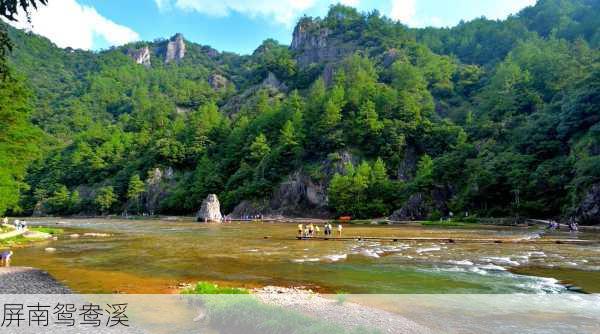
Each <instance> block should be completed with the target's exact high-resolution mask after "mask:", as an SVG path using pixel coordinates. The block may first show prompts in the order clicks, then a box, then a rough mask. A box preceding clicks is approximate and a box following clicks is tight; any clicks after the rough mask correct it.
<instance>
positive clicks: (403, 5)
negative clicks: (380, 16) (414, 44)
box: [389, 0, 417, 25]
mask: <svg viewBox="0 0 600 334" xmlns="http://www.w3.org/2000/svg"><path fill="white" fill-rule="evenodd" d="M416 13H417V1H416V0H392V11H391V12H390V15H389V16H390V18H392V19H394V20H398V21H400V22H402V23H404V24H409V25H410V24H413V23H414V18H415V14H416Z"/></svg>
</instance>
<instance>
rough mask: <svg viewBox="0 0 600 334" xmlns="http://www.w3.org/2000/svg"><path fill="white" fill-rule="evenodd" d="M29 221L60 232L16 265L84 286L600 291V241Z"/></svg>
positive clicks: (591, 235) (521, 234) (397, 228)
mask: <svg viewBox="0 0 600 334" xmlns="http://www.w3.org/2000/svg"><path fill="white" fill-rule="evenodd" d="M28 221H30V222H31V223H30V224H32V225H36V224H40V225H44V226H51V227H59V228H62V229H64V230H65V233H64V234H63V235H61V236H60V237H59V238H58V240H54V241H47V242H42V243H37V244H34V245H31V246H28V247H24V248H20V249H16V250H15V254H14V257H13V265H15V266H31V267H35V268H40V269H43V270H46V271H48V272H49V273H50V274H51V275H52V276H53V277H55V278H56V279H57V280H59V281H61V282H63V283H64V284H65V285H67V286H68V287H69V288H71V289H72V290H73V291H76V292H80V293H169V292H175V291H177V289H178V287H179V286H181V285H182V284H184V283H192V282H195V281H200V280H206V281H213V282H217V283H220V284H225V285H232V286H243V287H249V288H251V287H259V286H265V285H276V286H295V287H297V286H302V287H305V288H307V289H313V290H316V291H320V292H327V293H340V292H345V293H380V294H383V293H516V292H518V293H567V292H572V291H583V292H600V247H598V245H599V244H592V245H571V244H536V243H510V244H509V243H502V244H494V243H456V244H451V243H442V242H421V241H418V242H412V241H398V242H393V241H374V240H371V241H358V240H347V241H322V240H311V241H306V240H296V238H295V236H296V229H297V227H296V223H281V222H279V223H274V222H233V223H227V224H204V223H196V222H194V221H192V220H191V219H177V220H172V219H171V220H128V219H104V218H102V219H47V218H41V219H35V220H28ZM90 232H94V233H105V234H108V235H96V236H85V235H84V233H90ZM74 234H78V235H79V236H78V237H75V236H74ZM344 236H362V237H431V238H456V239H460V238H472V239H481V238H507V239H509V238H510V239H514V238H523V239H544V238H552V239H555V238H558V239H560V238H564V239H567V238H568V239H583V240H597V241H600V234H599V233H597V232H579V233H577V234H572V233H569V232H567V231H553V232H547V231H545V230H543V228H540V227H529V228H523V227H498V226H481V225H468V226H460V227H438V226H420V225H418V224H407V225H351V224H345V225H344ZM48 247H51V248H53V249H55V250H54V251H51V252H48V251H47V250H46V248H48Z"/></svg>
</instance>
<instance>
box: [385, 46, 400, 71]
mask: <svg viewBox="0 0 600 334" xmlns="http://www.w3.org/2000/svg"><path fill="white" fill-rule="evenodd" d="M398 58H400V52H399V51H398V50H397V49H394V48H392V49H389V50H387V51H386V52H385V53H384V54H383V66H385V67H388V66H390V65H392V64H393V63H394V62H395V61H396V60H397V59H398Z"/></svg>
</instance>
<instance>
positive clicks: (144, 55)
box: [127, 46, 151, 67]
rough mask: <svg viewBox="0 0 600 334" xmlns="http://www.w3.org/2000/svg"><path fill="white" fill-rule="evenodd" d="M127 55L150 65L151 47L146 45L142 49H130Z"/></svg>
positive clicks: (147, 65) (137, 61) (140, 62)
mask: <svg viewBox="0 0 600 334" xmlns="http://www.w3.org/2000/svg"><path fill="white" fill-rule="evenodd" d="M127 55H128V56H129V57H131V59H133V61H135V62H136V63H138V64H140V65H144V66H146V67H150V65H151V63H150V49H149V48H148V47H147V46H145V47H143V48H141V49H137V50H136V49H129V50H128V51H127Z"/></svg>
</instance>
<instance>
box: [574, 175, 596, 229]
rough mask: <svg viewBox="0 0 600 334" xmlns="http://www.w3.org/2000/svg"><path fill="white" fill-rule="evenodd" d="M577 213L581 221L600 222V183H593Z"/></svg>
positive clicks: (587, 222) (586, 222)
mask: <svg viewBox="0 0 600 334" xmlns="http://www.w3.org/2000/svg"><path fill="white" fill-rule="evenodd" d="M575 215H576V217H577V219H578V220H579V221H580V222H581V223H585V224H598V223H600V183H598V184H595V185H593V186H592V187H591V188H590V189H589V190H588V192H587V193H586V194H585V196H584V197H583V200H582V201H581V203H580V204H579V207H577V210H576V212H575Z"/></svg>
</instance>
